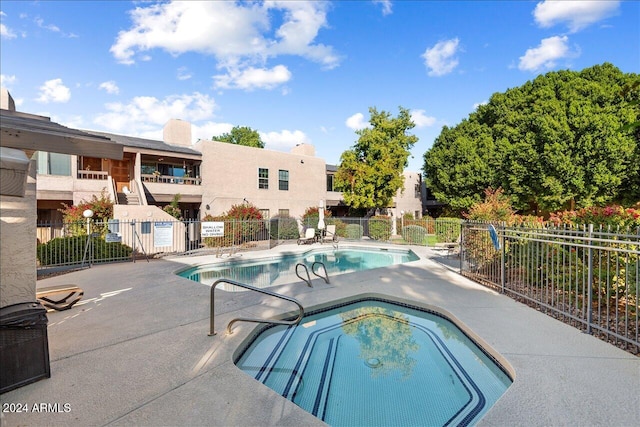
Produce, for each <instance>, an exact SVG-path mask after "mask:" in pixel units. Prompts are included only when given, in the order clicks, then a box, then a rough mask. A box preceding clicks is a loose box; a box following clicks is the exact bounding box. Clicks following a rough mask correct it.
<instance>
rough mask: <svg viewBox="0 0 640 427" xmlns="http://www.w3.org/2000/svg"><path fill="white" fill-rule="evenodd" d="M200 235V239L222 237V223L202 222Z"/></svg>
mask: <svg viewBox="0 0 640 427" xmlns="http://www.w3.org/2000/svg"><path fill="white" fill-rule="evenodd" d="M201 224H202V225H201V227H200V235H201V236H202V237H223V236H224V222H222V221H220V222H202V223H201Z"/></svg>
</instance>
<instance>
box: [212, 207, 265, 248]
mask: <svg viewBox="0 0 640 427" xmlns="http://www.w3.org/2000/svg"><path fill="white" fill-rule="evenodd" d="M202 220H203V221H221V222H224V236H221V237H205V238H203V239H202V243H204V245H205V246H207V247H228V246H233V245H239V244H242V243H245V242H250V241H255V240H260V239H266V238H267V236H266V234H265V231H266V227H265V224H264V221H263V220H262V214H261V213H260V210H259V209H258V208H257V207H256V206H254V205H252V204H250V203H243V204H241V205H233V206H231V209H230V210H229V211H228V212H227V213H225V214H224V215H221V216H217V217H214V216H211V215H207V216H205V217H204V218H203V219H202Z"/></svg>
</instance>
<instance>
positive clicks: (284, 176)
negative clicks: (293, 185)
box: [278, 169, 289, 191]
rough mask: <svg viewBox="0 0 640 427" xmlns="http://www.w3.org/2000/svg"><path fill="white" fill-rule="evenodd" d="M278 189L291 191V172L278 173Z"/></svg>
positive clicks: (280, 171)
mask: <svg viewBox="0 0 640 427" xmlns="http://www.w3.org/2000/svg"><path fill="white" fill-rule="evenodd" d="M278 189H279V190H284V191H288V190H289V171H283V170H282V169H280V170H279V171H278Z"/></svg>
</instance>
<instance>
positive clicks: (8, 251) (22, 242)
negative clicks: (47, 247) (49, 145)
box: [0, 160, 36, 307]
mask: <svg viewBox="0 0 640 427" xmlns="http://www.w3.org/2000/svg"><path fill="white" fill-rule="evenodd" d="M0 218H1V221H2V224H1V225H0V271H2V281H1V283H0V307H4V306H7V305H13V304H18V303H22V302H27V301H35V294H36V164H35V161H34V160H32V161H31V162H30V164H29V177H28V179H27V187H26V193H25V197H12V196H0Z"/></svg>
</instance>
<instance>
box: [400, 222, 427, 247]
mask: <svg viewBox="0 0 640 427" xmlns="http://www.w3.org/2000/svg"><path fill="white" fill-rule="evenodd" d="M402 238H403V239H404V240H405V241H406V242H407V243H414V244H418V245H421V244H424V243H425V242H426V240H427V230H426V229H425V228H423V227H420V226H419V225H406V226H404V227H402Z"/></svg>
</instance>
